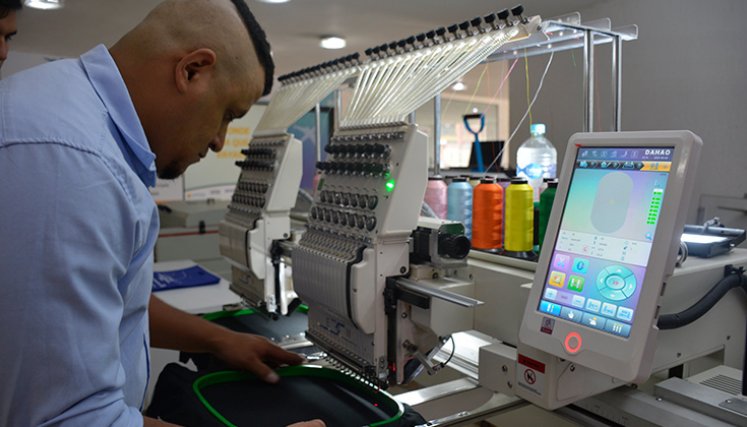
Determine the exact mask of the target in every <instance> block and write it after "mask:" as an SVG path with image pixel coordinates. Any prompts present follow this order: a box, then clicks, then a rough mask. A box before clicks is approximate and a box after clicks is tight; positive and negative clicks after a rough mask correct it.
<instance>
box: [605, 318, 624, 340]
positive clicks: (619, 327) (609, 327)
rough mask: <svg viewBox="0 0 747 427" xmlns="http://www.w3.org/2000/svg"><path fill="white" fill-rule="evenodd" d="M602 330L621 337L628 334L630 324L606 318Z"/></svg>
mask: <svg viewBox="0 0 747 427" xmlns="http://www.w3.org/2000/svg"><path fill="white" fill-rule="evenodd" d="M604 330H605V331H607V332H612V333H613V334H615V335H620V336H623V337H627V336H629V335H630V325H626V324H625V323H620V322H615V321H614V320H607V324H605V325H604Z"/></svg>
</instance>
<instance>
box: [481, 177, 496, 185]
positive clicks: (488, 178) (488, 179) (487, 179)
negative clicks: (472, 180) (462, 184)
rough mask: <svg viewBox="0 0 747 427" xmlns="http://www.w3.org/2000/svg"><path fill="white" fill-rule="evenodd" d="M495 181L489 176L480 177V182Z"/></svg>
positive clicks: (489, 182) (490, 182)
mask: <svg viewBox="0 0 747 427" xmlns="http://www.w3.org/2000/svg"><path fill="white" fill-rule="evenodd" d="M493 183H495V180H494V179H493V178H491V177H489V176H486V177H485V178H482V179H480V184H493Z"/></svg>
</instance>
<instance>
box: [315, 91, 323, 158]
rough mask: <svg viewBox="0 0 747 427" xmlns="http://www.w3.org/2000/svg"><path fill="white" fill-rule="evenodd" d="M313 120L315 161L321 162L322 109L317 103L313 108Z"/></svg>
mask: <svg viewBox="0 0 747 427" xmlns="http://www.w3.org/2000/svg"><path fill="white" fill-rule="evenodd" d="M314 116H315V117H314V118H315V120H316V122H315V124H316V161H317V162H318V161H321V160H322V109H321V106H320V105H319V103H318V102H317V103H316V105H315V106H314Z"/></svg>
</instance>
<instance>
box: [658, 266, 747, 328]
mask: <svg viewBox="0 0 747 427" xmlns="http://www.w3.org/2000/svg"><path fill="white" fill-rule="evenodd" d="M736 287H742V289H744V290H745V292H747V280H746V279H745V276H744V268H743V267H740V268H734V267H733V266H731V265H727V266H726V267H725V277H724V278H722V279H721V280H719V281H718V282H717V283H716V284H715V285H714V286H713V287H712V288H711V289H710V290H709V291H708V292H707V293H706V294H705V295H704V296H703V297H702V298H701V299H700V300H698V302H696V303H695V304H693V305H692V306H690V307H689V308H687V309H685V310H683V311H681V312H679V313H673V314H664V315H661V316H659V321H658V322H657V326H658V327H659V329H660V330H666V329H676V328H681V327H683V326H686V325H689V324H690V323H692V322H694V321H696V320H698V319H700V318H701V317H702V316H703V315H704V314H706V313H707V312H708V311H709V310H710V309H711V308H713V306H714V305H716V303H717V302H719V301H720V300H721V298H723V296H724V295H726V293H727V292H729V291H730V290H732V289H734V288H736Z"/></svg>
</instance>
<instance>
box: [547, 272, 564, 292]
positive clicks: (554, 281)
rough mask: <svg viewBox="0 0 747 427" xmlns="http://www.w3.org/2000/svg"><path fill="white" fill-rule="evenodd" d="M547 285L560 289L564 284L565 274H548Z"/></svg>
mask: <svg viewBox="0 0 747 427" xmlns="http://www.w3.org/2000/svg"><path fill="white" fill-rule="evenodd" d="M548 283H549V284H550V285H551V286H555V287H556V288H562V287H563V285H564V284H565V273H561V272H560V271H553V272H552V273H550V280H549V281H548Z"/></svg>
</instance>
